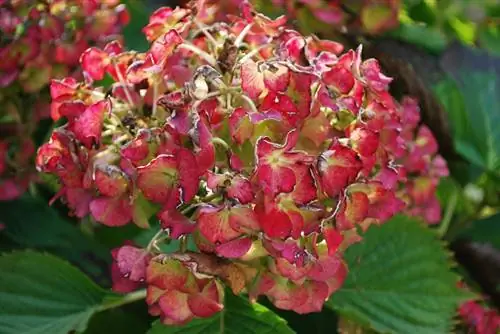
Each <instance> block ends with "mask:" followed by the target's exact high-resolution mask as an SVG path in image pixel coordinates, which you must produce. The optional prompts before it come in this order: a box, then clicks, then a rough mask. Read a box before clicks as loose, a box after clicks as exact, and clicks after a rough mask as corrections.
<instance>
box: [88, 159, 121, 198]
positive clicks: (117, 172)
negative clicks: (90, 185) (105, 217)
mask: <svg viewBox="0 0 500 334" xmlns="http://www.w3.org/2000/svg"><path fill="white" fill-rule="evenodd" d="M94 182H95V185H96V187H97V189H98V190H99V192H100V193H101V195H104V196H108V197H118V196H121V195H122V194H124V193H125V191H126V190H127V187H128V180H127V176H126V175H125V173H124V172H123V171H122V170H121V169H120V168H118V167H116V166H113V165H109V166H106V168H102V169H97V170H96V172H95V180H94Z"/></svg>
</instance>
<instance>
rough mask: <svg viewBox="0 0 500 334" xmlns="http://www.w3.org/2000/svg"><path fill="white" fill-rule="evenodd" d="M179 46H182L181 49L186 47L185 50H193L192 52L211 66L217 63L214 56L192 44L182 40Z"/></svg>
mask: <svg viewBox="0 0 500 334" xmlns="http://www.w3.org/2000/svg"><path fill="white" fill-rule="evenodd" d="M179 48H183V49H186V50H189V51H191V52H193V53H194V54H197V55H198V56H200V57H201V58H203V59H204V60H205V61H206V62H207V63H209V64H210V65H212V66H216V65H217V61H216V60H215V58H214V57H212V56H211V55H209V54H208V53H206V52H205V51H203V50H202V49H200V48H198V47H196V46H194V45H193V44H190V43H187V42H184V43H182V44H181V45H179Z"/></svg>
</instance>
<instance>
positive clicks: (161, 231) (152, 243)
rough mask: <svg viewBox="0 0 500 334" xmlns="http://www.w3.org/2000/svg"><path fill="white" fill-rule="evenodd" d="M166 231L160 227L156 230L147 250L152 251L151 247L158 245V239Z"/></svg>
mask: <svg viewBox="0 0 500 334" xmlns="http://www.w3.org/2000/svg"><path fill="white" fill-rule="evenodd" d="M164 232H165V231H164V230H163V229H162V228H161V227H160V230H159V231H158V232H156V234H155V235H154V237H153V238H152V239H151V241H150V242H149V244H148V246H147V247H146V251H147V252H148V253H149V252H151V249H153V247H154V246H155V245H156V241H157V240H158V239H159V238H160V236H161V235H162V234H163V233H164Z"/></svg>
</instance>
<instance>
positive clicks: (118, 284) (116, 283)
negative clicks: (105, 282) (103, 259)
mask: <svg viewBox="0 0 500 334" xmlns="http://www.w3.org/2000/svg"><path fill="white" fill-rule="evenodd" d="M111 281H112V282H113V285H112V289H113V291H116V292H119V293H128V292H132V291H134V290H136V289H137V288H139V286H140V284H141V283H140V282H136V281H131V280H129V279H128V278H127V277H124V276H123V274H122V273H121V271H120V268H118V264H117V263H116V262H113V264H112V265H111Z"/></svg>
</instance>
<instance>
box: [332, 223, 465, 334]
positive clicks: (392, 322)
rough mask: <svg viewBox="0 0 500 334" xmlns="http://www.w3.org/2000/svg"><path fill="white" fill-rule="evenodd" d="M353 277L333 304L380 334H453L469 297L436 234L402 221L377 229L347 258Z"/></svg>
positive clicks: (351, 250)
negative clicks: (458, 311) (456, 318)
mask: <svg viewBox="0 0 500 334" xmlns="http://www.w3.org/2000/svg"><path fill="white" fill-rule="evenodd" d="M345 258H346V261H347V263H348V265H349V270H350V271H349V275H348V277H347V279H346V281H345V283H344V286H343V287H342V288H341V289H340V290H339V291H338V292H336V293H334V294H333V296H332V297H331V298H330V300H329V301H328V302H327V305H328V306H329V307H332V308H334V309H335V310H337V311H338V312H339V313H340V315H341V316H345V317H347V318H351V319H353V320H355V321H359V322H360V323H361V324H364V325H367V326H369V327H371V328H373V329H374V330H376V331H379V332H384V333H386V332H388V333H412V334H416V333H448V332H449V330H450V328H451V326H452V318H453V316H454V315H455V312H456V308H457V306H458V305H459V303H460V302H461V301H463V300H465V297H466V295H465V293H463V292H461V291H459V290H458V288H457V286H456V283H457V281H458V276H457V275H455V274H454V273H453V272H452V271H451V270H450V266H451V262H450V259H449V254H448V252H447V251H446V250H445V249H444V248H443V246H442V245H441V243H440V241H438V240H437V238H436V236H435V234H434V232H432V231H431V230H429V229H428V228H426V227H424V226H422V225H421V224H420V223H419V222H418V221H416V220H414V219H411V218H408V217H404V216H397V217H395V218H393V219H391V220H390V221H389V222H387V223H385V224H384V225H382V226H380V227H379V226H377V227H372V228H370V229H369V230H368V232H367V233H366V234H365V237H364V239H363V242H361V243H358V244H355V245H353V246H352V247H350V248H349V249H348V250H347V251H346V254H345Z"/></svg>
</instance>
